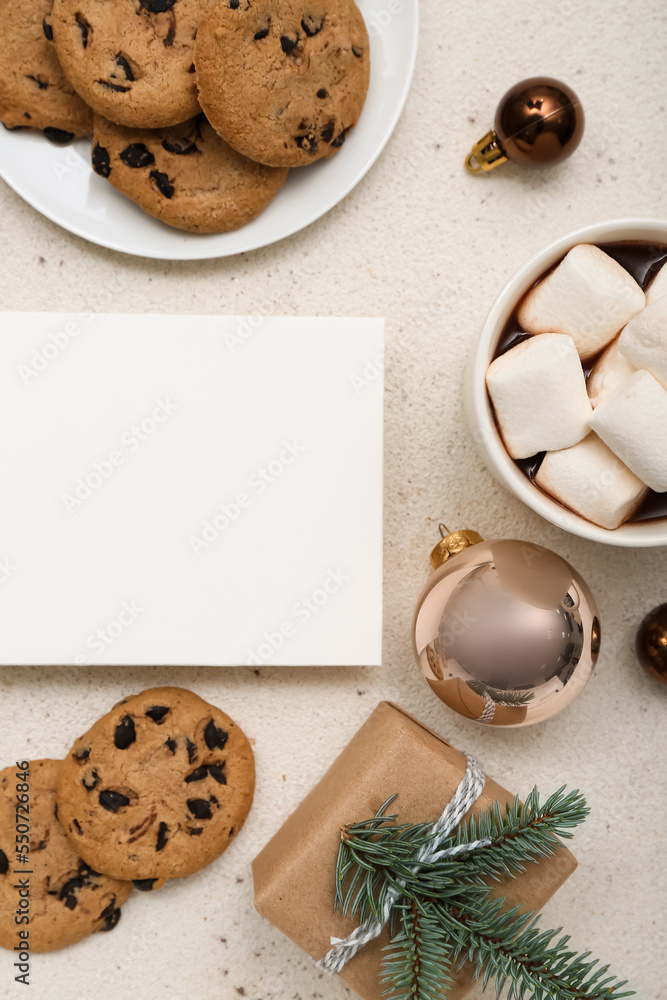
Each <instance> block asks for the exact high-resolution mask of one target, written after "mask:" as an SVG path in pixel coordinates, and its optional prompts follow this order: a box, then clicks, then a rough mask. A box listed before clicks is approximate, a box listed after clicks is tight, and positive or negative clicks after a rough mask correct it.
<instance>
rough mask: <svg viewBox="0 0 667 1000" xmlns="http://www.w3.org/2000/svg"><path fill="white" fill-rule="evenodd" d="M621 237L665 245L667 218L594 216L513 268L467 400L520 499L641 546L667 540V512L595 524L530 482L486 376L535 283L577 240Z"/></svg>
mask: <svg viewBox="0 0 667 1000" xmlns="http://www.w3.org/2000/svg"><path fill="white" fill-rule="evenodd" d="M623 240H641V241H644V242H650V243H654V242H655V243H661V244H665V245H666V246H667V220H660V219H616V220H612V221H611V222H594V223H592V224H591V225H589V226H584V227H583V228H582V229H576V230H575V231H574V232H572V233H568V234H567V235H566V236H561V238H560V239H558V240H554V242H553V243H549V245H548V246H546V247H544V248H543V249H542V250H540V251H538V253H536V254H533V256H532V257H530V258H529V259H528V260H527V261H526V263H525V264H523V265H522V266H521V267H520V268H519V269H518V271H515V272H514V274H513V275H512V277H511V278H510V279H509V281H507V282H506V284H505V286H504V287H503V289H502V290H501V292H500V294H499V295H498V297H497V299H496V301H495V302H494V303H493V305H492V306H491V311H490V312H489V315H488V316H487V317H486V321H485V323H484V326H483V327H482V332H481V335H480V337H479V340H478V342H477V344H476V346H475V348H474V350H473V352H472V355H471V357H470V362H469V365H468V369H467V372H466V377H465V392H464V405H465V410H466V417H467V420H468V425H469V427H470V430H471V432H472V434H473V437H474V438H475V441H476V443H477V445H478V447H479V450H480V452H481V454H482V457H483V459H484V461H485V462H486V464H487V466H488V467H489V470H490V471H491V472H492V473H493V475H494V476H495V477H496V478H497V479H498V480H499V481H500V482H501V483H503V485H504V486H506V487H507V488H508V489H509V490H510V491H511V492H512V493H513V494H514V495H515V496H516V497H518V498H519V500H523V502H524V503H525V504H527V505H528V506H529V507H531V508H532V509H533V510H535V511H537V513H538V514H541V515H542V517H544V518H546V519H547V521H551V523H552V524H555V525H557V526H558V527H559V528H563V529H564V530H565V531H570V532H572V534H574V535H579V536H580V537H581V538H589V539H591V540H592V541H594V542H606V543H607V544H608V545H625V546H630V547H637V548H639V547H643V546H649V545H667V518H661V519H660V520H656V521H646V522H644V523H635V524H624V525H621V527H620V528H615V529H614V530H613V531H612V530H609V529H608V528H600V527H599V526H598V525H596V524H592V523H591V522H590V521H587V520H585V518H583V517H579V515H578V514H575V513H573V512H572V511H570V510H567V509H566V508H564V507H561V505H560V504H559V503H556V501H555V500H551V499H550V498H549V497H548V496H547V495H546V494H544V493H542V491H541V490H539V489H538V488H537V487H536V486H534V485H533V484H532V483H531V482H530V480H529V479H528V478H527V477H526V476H525V475H524V473H523V472H521V470H520V469H519V468H518V467H517V466H516V465H515V464H514V462H513V461H512V459H511V458H510V456H509V454H508V453H507V451H506V450H505V446H504V444H503V442H502V438H501V437H500V434H499V432H498V428H497V426H496V422H495V420H494V417H493V412H492V410H491V404H490V401H489V396H488V393H487V391H486V379H485V377H486V370H487V368H488V366H489V364H490V363H491V361H492V360H493V356H494V354H495V351H496V346H497V344H498V340H499V338H500V335H501V333H502V332H503V329H504V328H505V324H506V323H507V321H508V319H509V318H510V316H511V314H512V312H513V311H514V309H515V308H516V306H517V303H518V302H519V300H520V299H521V297H522V296H523V295H524V294H525V293H526V292H527V291H528V289H529V288H530V287H531V285H533V284H534V283H535V281H537V279H538V278H539V277H540V276H541V275H542V274H544V272H545V271H547V270H548V269H549V268H550V267H552V266H553V265H554V264H556V263H558V261H559V260H561V259H562V258H563V257H564V256H565V254H566V253H567V252H568V250H570V249H571V248H572V247H573V246H576V244H577V243H598V244H599V243H616V242H619V243H620V242H621V241H623Z"/></svg>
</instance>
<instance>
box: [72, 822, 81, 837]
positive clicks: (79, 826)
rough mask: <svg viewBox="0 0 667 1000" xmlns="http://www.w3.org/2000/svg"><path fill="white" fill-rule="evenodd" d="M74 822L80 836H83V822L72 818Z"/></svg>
mask: <svg viewBox="0 0 667 1000" xmlns="http://www.w3.org/2000/svg"><path fill="white" fill-rule="evenodd" d="M72 822H73V823H74V826H75V827H76V832H77V833H78V834H79V836H81V835H82V833H83V830H82V829H81V824H80V823H79V821H78V819H75V820H72Z"/></svg>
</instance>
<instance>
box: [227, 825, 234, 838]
mask: <svg viewBox="0 0 667 1000" xmlns="http://www.w3.org/2000/svg"><path fill="white" fill-rule="evenodd" d="M234 830H235V827H233V826H230V828H229V833H228V834H227V836H228V837H231V835H232V834H233V833H234Z"/></svg>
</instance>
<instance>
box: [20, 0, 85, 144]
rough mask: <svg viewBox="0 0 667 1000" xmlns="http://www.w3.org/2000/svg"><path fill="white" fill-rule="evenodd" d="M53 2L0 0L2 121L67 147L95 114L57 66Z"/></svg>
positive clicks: (82, 133)
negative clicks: (34, 130)
mask: <svg viewBox="0 0 667 1000" xmlns="http://www.w3.org/2000/svg"><path fill="white" fill-rule="evenodd" d="M51 2H52V0H0V121H2V123H3V124H4V125H5V126H6V127H7V128H8V129H18V128H38V129H43V130H44V132H45V134H46V136H47V138H49V139H51V140H52V141H53V142H70V141H71V140H72V139H74V138H76V137H80V136H83V135H88V134H89V133H90V132H92V130H93V115H92V112H91V110H90V108H88V107H86V105H85V104H84V103H83V101H82V100H81V98H80V97H79V95H78V94H77V93H76V92H75V91H74V88H73V87H72V86H71V84H70V83H68V81H67V79H66V78H65V74H64V73H63V71H62V68H61V66H60V63H59V62H58V56H57V55H56V49H55V45H54V43H53V30H52V27H51Z"/></svg>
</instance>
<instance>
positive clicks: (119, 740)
mask: <svg viewBox="0 0 667 1000" xmlns="http://www.w3.org/2000/svg"><path fill="white" fill-rule="evenodd" d="M137 145H140V143H138V144H137ZM143 148H144V149H146V147H145V146H144V147H143ZM130 149H132V146H128V147H127V149H124V150H123V152H122V153H121V154H120V158H121V160H122V161H123V163H127V160H126V159H125V154H126V153H127V152H128V150H130ZM146 152H148V150H146ZM149 156H151V159H150V161H149V162H152V161H153V157H152V155H151V154H149ZM130 165H131V164H130ZM136 739H137V730H136V729H135V726H134V719H133V718H132V716H131V715H125V716H123V718H122V719H121V720H120V722H119V723H118V725H117V726H116V732H115V733H114V738H113V741H114V744H115V746H116V749H117V750H127V748H128V747H129V746H132V744H133V743H134V742H135V741H136Z"/></svg>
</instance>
